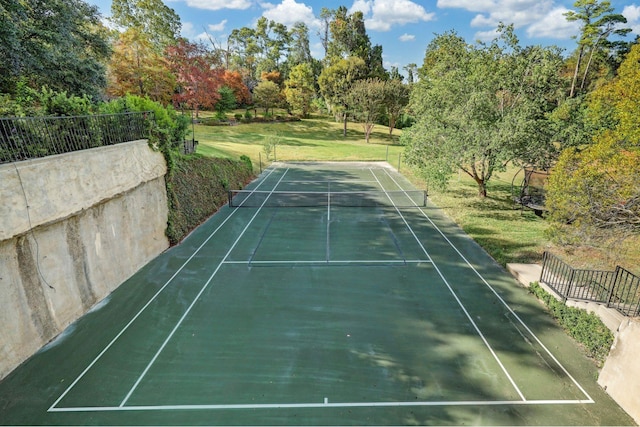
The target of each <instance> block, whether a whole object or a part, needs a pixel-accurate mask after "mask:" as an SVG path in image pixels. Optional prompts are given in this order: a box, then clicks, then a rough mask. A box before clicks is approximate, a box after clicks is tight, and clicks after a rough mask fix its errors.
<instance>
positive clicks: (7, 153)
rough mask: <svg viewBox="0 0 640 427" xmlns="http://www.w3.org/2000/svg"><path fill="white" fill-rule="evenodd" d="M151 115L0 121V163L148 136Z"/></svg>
mask: <svg viewBox="0 0 640 427" xmlns="http://www.w3.org/2000/svg"><path fill="white" fill-rule="evenodd" d="M149 120H153V113H152V112H136V113H122V114H102V115H91V116H75V117H5V118H0V164H2V163H9V162H16V161H21V160H27V159H33V158H37V157H45V156H50V155H52V154H63V153H69V152H72V151H78V150H85V149H88V148H95V147H103V146H106V145H114V144H119V143H122V142H127V141H135V140H138V139H147V138H148V137H149V125H148V121H149Z"/></svg>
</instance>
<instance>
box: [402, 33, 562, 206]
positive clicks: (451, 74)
mask: <svg viewBox="0 0 640 427" xmlns="http://www.w3.org/2000/svg"><path fill="white" fill-rule="evenodd" d="M500 31H501V34H500V37H499V38H497V39H496V40H494V41H493V42H492V43H491V44H490V45H475V46H472V45H468V44H467V43H466V42H465V41H464V39H462V38H461V37H459V36H458V35H457V34H455V33H447V34H444V35H440V36H438V37H436V38H435V39H434V40H433V41H432V42H431V43H430V44H429V46H428V48H427V51H426V54H425V60H424V66H423V68H422V69H421V79H420V81H419V82H418V83H415V84H414V86H413V90H412V93H411V109H412V111H413V112H414V113H415V116H416V117H417V122H416V124H415V125H414V126H412V127H411V128H410V129H409V130H407V131H405V132H404V133H403V135H402V139H403V141H404V142H405V145H406V154H407V157H408V160H409V161H410V162H411V163H412V164H415V165H417V166H418V167H420V168H421V169H422V171H423V172H424V173H425V175H426V176H427V177H428V178H429V179H430V180H431V181H432V182H435V183H438V184H441V185H444V184H446V182H447V181H448V179H449V177H450V175H451V173H452V172H454V171H455V170H457V169H459V170H462V171H463V172H464V173H466V174H468V175H469V176H470V177H472V178H473V179H474V180H475V182H476V183H477V185H478V194H479V195H480V196H481V197H484V196H486V194H487V187H486V185H487V182H488V181H489V180H490V179H491V178H492V176H493V174H494V173H495V172H496V171H499V170H503V169H504V168H505V166H506V164H507V163H509V162H511V161H516V162H522V163H524V162H526V163H535V164H540V163H541V162H545V161H546V159H547V157H548V156H549V155H550V152H552V151H553V149H554V148H553V145H552V144H551V127H550V124H549V121H548V120H547V117H546V116H547V114H548V113H549V112H550V111H551V110H553V108H554V107H555V106H556V105H557V100H556V99H555V97H556V96H557V87H558V81H557V76H558V70H559V68H560V66H561V64H562V57H561V55H560V52H559V49H557V48H542V47H529V48H526V49H522V48H520V46H519V45H518V42H517V39H516V38H515V36H514V35H513V30H512V27H500Z"/></svg>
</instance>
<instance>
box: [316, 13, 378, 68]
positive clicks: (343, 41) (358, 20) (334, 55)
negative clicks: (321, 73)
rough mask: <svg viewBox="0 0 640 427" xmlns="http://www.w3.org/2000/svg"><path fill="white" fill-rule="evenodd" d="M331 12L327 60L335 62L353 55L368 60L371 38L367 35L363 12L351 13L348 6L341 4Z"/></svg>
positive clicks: (329, 62)
mask: <svg viewBox="0 0 640 427" xmlns="http://www.w3.org/2000/svg"><path fill="white" fill-rule="evenodd" d="M331 13H332V15H331V16H332V19H331V21H330V22H329V35H330V39H329V40H328V42H327V57H326V62H327V63H328V64H333V63H335V62H336V61H340V60H341V59H346V58H349V57H351V56H355V57H358V58H361V59H362V60H363V61H365V63H366V62H368V61H369V59H370V56H371V40H370V39H369V36H368V35H367V31H366V28H365V25H364V16H363V14H362V12H354V13H353V14H351V15H350V14H349V12H348V10H347V8H346V7H344V6H340V7H338V9H336V10H334V11H332V12H331Z"/></svg>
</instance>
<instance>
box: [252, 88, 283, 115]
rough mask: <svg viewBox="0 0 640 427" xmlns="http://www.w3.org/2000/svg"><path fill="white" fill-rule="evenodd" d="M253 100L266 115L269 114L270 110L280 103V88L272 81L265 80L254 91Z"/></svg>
mask: <svg viewBox="0 0 640 427" xmlns="http://www.w3.org/2000/svg"><path fill="white" fill-rule="evenodd" d="M253 100H254V102H255V103H256V104H257V105H258V106H260V107H262V108H264V112H265V114H269V108H273V107H275V106H276V105H278V104H279V103H280V87H278V85H277V84H275V83H274V82H272V81H269V80H263V81H261V82H260V83H258V86H256V87H255V89H253Z"/></svg>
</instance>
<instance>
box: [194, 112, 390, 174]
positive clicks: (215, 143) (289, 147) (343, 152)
mask: <svg viewBox="0 0 640 427" xmlns="http://www.w3.org/2000/svg"><path fill="white" fill-rule="evenodd" d="M399 135H400V131H398V130H396V131H394V134H393V136H391V137H390V136H389V133H388V129H387V128H386V127H383V126H376V127H375V129H374V132H373V133H372V136H371V140H370V142H369V144H366V143H365V141H364V134H363V132H362V128H361V126H360V125H358V124H355V123H350V124H349V127H348V130H347V136H346V137H343V135H342V123H337V122H333V121H331V120H327V119H326V118H315V119H307V120H301V121H298V122H285V123H249V124H243V123H240V124H238V125H235V126H204V125H196V126H195V139H196V140H198V141H199V145H198V152H199V153H202V154H205V155H212V156H222V157H234V158H238V157H239V156H240V155H242V154H244V155H246V156H249V158H251V160H252V162H253V163H254V165H256V166H257V165H259V162H260V161H262V165H263V167H265V166H266V165H267V164H268V163H269V162H271V161H273V160H274V155H275V160H286V161H301V160H323V161H350V160H351V161H357V160H388V161H389V162H390V163H392V164H394V165H395V166H396V167H397V163H398V158H399V157H398V156H399V155H400V153H401V152H402V147H401V146H400V145H399V143H398V141H399ZM268 138H270V139H271V140H276V141H277V147H276V149H275V153H271V156H270V158H269V159H267V156H266V153H265V151H264V144H265V142H266V141H267V139H268Z"/></svg>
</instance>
